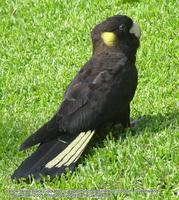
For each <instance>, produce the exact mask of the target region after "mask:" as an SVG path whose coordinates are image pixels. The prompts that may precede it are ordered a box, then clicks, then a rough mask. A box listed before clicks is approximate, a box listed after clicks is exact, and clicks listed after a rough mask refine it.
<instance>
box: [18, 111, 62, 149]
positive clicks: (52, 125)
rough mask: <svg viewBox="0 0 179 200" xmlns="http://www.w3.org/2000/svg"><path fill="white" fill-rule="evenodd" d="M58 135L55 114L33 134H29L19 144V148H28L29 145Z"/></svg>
mask: <svg viewBox="0 0 179 200" xmlns="http://www.w3.org/2000/svg"><path fill="white" fill-rule="evenodd" d="M57 135H59V130H58V124H57V123H56V115H55V116H54V117H53V118H52V119H51V120H50V121H49V122H47V123H46V124H44V125H43V126H42V127H41V128H39V129H38V130H37V131H36V132H35V133H34V134H32V135H31V136H29V137H28V138H27V139H26V140H25V141H24V142H23V144H21V146H20V150H21V151H22V150H25V149H28V148H29V147H31V146H33V145H36V144H39V143H44V142H46V141H50V140H53V139H54V138H56V137H57Z"/></svg>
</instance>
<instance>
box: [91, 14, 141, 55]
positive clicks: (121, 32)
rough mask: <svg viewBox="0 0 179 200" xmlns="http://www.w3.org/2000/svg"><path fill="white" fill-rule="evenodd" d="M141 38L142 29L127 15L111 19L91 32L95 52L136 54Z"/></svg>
mask: <svg viewBox="0 0 179 200" xmlns="http://www.w3.org/2000/svg"><path fill="white" fill-rule="evenodd" d="M140 36H141V30H140V27H139V26H138V25H137V24H136V23H134V22H133V20H132V19H131V18H129V17H127V16H125V15H115V16H113V17H109V18H107V19H106V20H105V21H103V22H102V23H100V24H98V25H96V26H95V27H94V29H93V30H92V32H91V37H92V42H93V52H96V51H97V52H98V51H102V50H104V49H108V50H113V49H115V50H122V51H124V53H125V51H127V53H134V54H135V53H136V50H137V48H138V47H139V39H140ZM131 51H132V52H131Z"/></svg>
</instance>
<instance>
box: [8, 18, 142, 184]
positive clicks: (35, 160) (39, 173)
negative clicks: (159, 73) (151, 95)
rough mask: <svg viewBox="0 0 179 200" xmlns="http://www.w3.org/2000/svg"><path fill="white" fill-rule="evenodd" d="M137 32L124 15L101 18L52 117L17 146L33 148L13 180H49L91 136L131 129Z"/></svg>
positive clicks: (74, 159)
mask: <svg viewBox="0 0 179 200" xmlns="http://www.w3.org/2000/svg"><path fill="white" fill-rule="evenodd" d="M140 36H141V29H140V27H139V25H138V24H137V23H135V22H134V21H133V20H132V19H131V18H130V17H128V16H127V15H121V14H117V15H114V16H111V17H108V18H106V19H105V20H104V21H102V22H101V23H99V24H97V25H96V26H95V27H94V28H93V29H92V31H91V41H92V55H91V58H90V59H89V60H88V61H87V62H86V63H85V64H84V66H83V67H82V68H81V69H80V70H79V71H78V73H77V75H76V76H75V77H74V79H73V80H72V81H71V82H70V83H69V85H68V86H67V89H66V91H65V93H64V97H63V100H62V103H61V104H60V106H59V108H58V110H57V111H56V112H55V113H54V115H53V116H52V118H51V119H50V120H49V121H48V122H47V123H45V124H44V125H43V126H41V127H40V128H39V129H38V130H37V131H36V132H35V133H33V134H32V135H30V136H29V137H28V138H27V139H26V140H25V141H24V142H23V143H22V145H21V146H20V150H26V149H28V148H30V147H32V146H34V145H38V147H37V149H36V151H35V152H34V153H32V155H30V156H29V157H28V158H26V159H25V160H24V161H23V162H22V163H21V165H20V166H19V167H18V168H17V169H16V170H15V171H14V173H13V174H12V176H11V178H12V179H15V180H20V179H23V178H24V179H28V178H29V179H30V178H34V179H35V180H41V179H42V178H43V177H46V176H49V177H50V178H54V177H57V176H60V175H61V174H63V173H65V172H66V170H67V169H68V170H70V171H73V170H74V169H75V167H76V165H77V162H78V160H79V158H80V157H81V155H82V154H83V152H84V150H85V149H86V147H87V146H88V144H89V143H90V141H91V139H92V138H93V137H94V135H95V134H99V135H100V134H101V135H102V134H103V132H105V131H104V130H105V129H106V128H107V127H109V126H110V127H113V126H115V125H116V124H121V125H122V127H124V128H128V127H130V123H131V122H130V103H131V101H132V99H133V97H134V94H135V91H136V88H137V83H138V71H137V68H136V65H135V62H136V54H137V49H138V48H139V46H140Z"/></svg>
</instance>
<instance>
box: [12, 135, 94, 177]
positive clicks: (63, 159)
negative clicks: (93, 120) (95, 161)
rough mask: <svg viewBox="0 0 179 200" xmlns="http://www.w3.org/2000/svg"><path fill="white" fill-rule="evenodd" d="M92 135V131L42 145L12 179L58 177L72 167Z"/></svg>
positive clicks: (17, 170) (22, 164) (71, 169)
mask: <svg viewBox="0 0 179 200" xmlns="http://www.w3.org/2000/svg"><path fill="white" fill-rule="evenodd" d="M93 135H94V131H88V132H82V133H80V134H79V135H78V136H76V137H75V138H70V139H69V137H68V138H66V141H65V138H62V139H63V140H62V139H61V138H60V139H59V138H58V139H55V140H52V141H50V142H48V143H44V144H42V145H41V146H40V147H39V148H38V149H37V151H36V152H34V153H33V154H32V155H31V156H30V157H28V158H27V159H26V160H24V161H23V162H22V163H21V165H20V166H19V167H18V168H17V169H16V170H15V172H14V174H13V175H12V177H11V178H12V179H16V180H19V179H21V178H25V179H26V178H29V177H33V178H34V179H36V180H39V179H41V177H42V176H47V175H49V176H50V177H51V178H53V177H55V176H57V175H60V174H61V173H63V172H65V171H66V168H68V169H69V170H70V171H73V170H74V167H75V165H76V163H77V161H78V159H79V157H80V156H81V154H82V153H83V151H84V149H85V147H86V146H87V144H88V143H89V141H90V140H91V138H92V136H93Z"/></svg>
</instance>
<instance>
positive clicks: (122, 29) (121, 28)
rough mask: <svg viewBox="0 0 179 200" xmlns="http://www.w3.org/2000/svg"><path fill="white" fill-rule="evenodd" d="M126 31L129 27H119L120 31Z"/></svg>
mask: <svg viewBox="0 0 179 200" xmlns="http://www.w3.org/2000/svg"><path fill="white" fill-rule="evenodd" d="M126 29H127V27H126V25H125V24H121V25H120V26H119V31H126Z"/></svg>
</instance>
